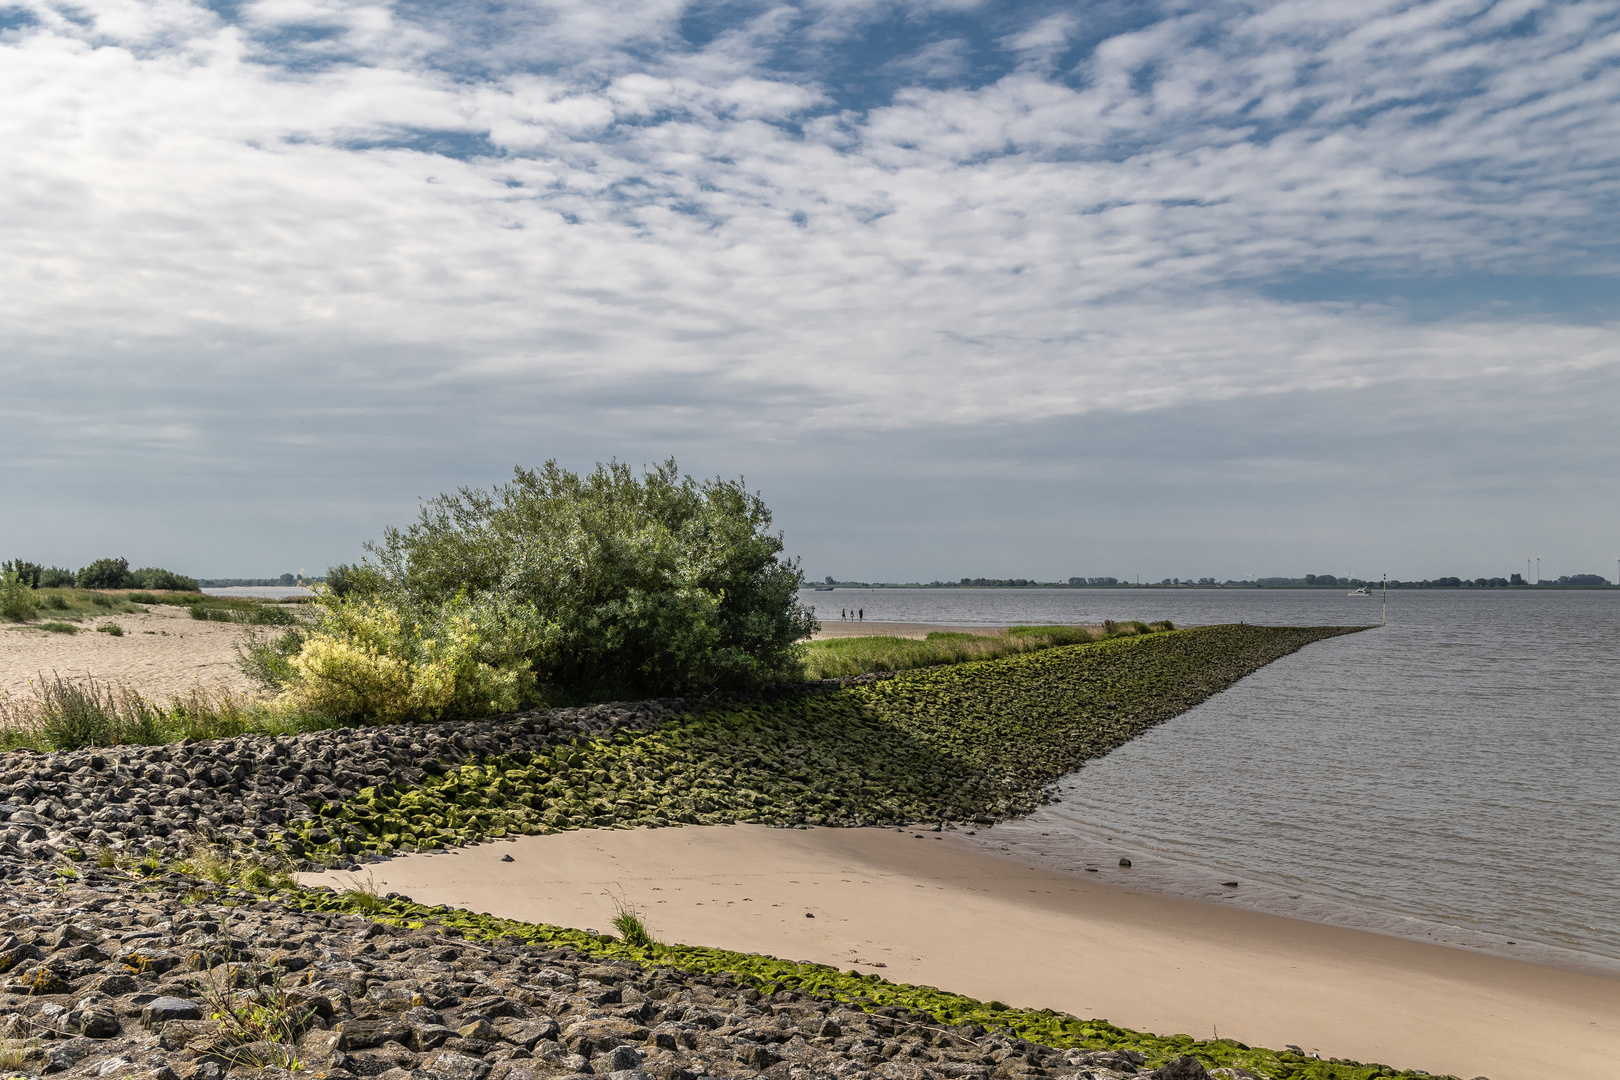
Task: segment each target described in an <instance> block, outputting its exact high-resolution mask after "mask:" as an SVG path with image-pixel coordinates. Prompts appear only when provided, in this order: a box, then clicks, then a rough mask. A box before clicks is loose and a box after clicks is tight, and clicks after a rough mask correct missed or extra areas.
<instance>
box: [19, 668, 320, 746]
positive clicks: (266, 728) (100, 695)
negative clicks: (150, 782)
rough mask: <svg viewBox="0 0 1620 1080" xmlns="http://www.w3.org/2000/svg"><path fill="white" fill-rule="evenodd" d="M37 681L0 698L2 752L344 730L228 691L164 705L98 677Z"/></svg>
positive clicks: (189, 696)
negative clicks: (26, 691)
mask: <svg viewBox="0 0 1620 1080" xmlns="http://www.w3.org/2000/svg"><path fill="white" fill-rule="evenodd" d="M31 682H32V689H33V695H32V697H31V698H25V699H21V700H18V699H17V698H14V697H13V696H11V695H9V694H7V695H3V696H0V750H14V749H18V748H20V747H27V748H28V749H31V750H40V751H49V750H77V749H79V748H80V747H85V746H117V745H135V746H157V745H160V744H163V743H170V742H178V741H180V740H181V739H224V738H232V737H235V736H237V735H250V734H259V735H296V734H301V733H303V732H306V731H321V730H325V729H327V728H332V727H337V726H338V724H337V722H336V721H335V720H333V719H331V718H329V717H325V716H315V715H310V714H306V713H298V712H292V711H289V710H286V709H278V708H275V707H274V706H272V705H271V704H270V703H269V702H264V701H258V700H255V699H253V698H246V697H243V696H241V695H238V694H232V693H230V692H229V691H223V690H222V691H210V690H203V689H200V688H193V689H192V690H191V691H190V692H189V693H186V694H183V695H181V694H177V695H174V696H172V697H170V698H169V700H168V701H167V702H165V703H159V702H157V701H154V700H153V699H151V698H147V697H143V696H142V695H140V694H137V693H135V692H134V691H133V690H130V689H128V688H126V687H121V686H109V685H107V684H105V683H101V682H97V681H96V680H95V679H93V678H92V679H84V680H74V679H64V678H62V677H61V676H59V675H56V674H52V675H51V676H49V677H48V678H47V677H43V676H42V677H41V678H39V679H37V680H31Z"/></svg>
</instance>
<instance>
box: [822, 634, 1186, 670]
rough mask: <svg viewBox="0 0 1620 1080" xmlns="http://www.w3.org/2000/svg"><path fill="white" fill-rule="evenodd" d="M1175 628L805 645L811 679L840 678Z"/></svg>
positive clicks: (875, 638)
mask: <svg viewBox="0 0 1620 1080" xmlns="http://www.w3.org/2000/svg"><path fill="white" fill-rule="evenodd" d="M1171 629H1174V627H1173V626H1172V625H1171V624H1170V623H1169V622H1168V621H1165V622H1159V623H1152V624H1148V623H1143V622H1126V623H1116V622H1113V621H1111V620H1110V621H1109V622H1106V623H1104V624H1103V625H1102V626H1014V627H1012V628H1011V629H1009V630H1006V631H1004V632H1002V633H999V634H975V633H969V632H963V631H949V630H938V631H935V632H933V633H931V634H929V635H928V636H927V637H925V638H902V637H889V636H884V635H873V636H871V637H845V638H828V639H825V640H822V641H812V642H809V643H808V644H807V645H806V646H805V677H806V678H810V679H836V678H840V677H842V676H846V675H864V674H867V673H868V672H873V671H910V670H912V669H913V668H924V667H935V666H937V665H940V664H962V663H966V662H968V661H970V660H996V659H999V658H1001V657H1003V656H1016V655H1018V654H1019V653H1028V652H1039V651H1040V650H1042V649H1052V648H1056V647H1057V646H1059V645H1080V644H1084V643H1086V642H1091V641H1102V640H1104V639H1106V638H1112V637H1127V636H1130V635H1134V634H1148V633H1153V632H1155V631H1158V630H1171Z"/></svg>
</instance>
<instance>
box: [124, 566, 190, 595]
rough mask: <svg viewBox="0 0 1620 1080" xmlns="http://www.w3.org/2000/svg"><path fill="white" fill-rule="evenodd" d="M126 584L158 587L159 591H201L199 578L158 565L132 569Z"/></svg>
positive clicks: (149, 587) (144, 587) (146, 587)
mask: <svg viewBox="0 0 1620 1080" xmlns="http://www.w3.org/2000/svg"><path fill="white" fill-rule="evenodd" d="M126 585H133V586H136V587H138V588H142V589H156V590H158V591H159V592H189V593H194V592H198V591H200V590H199V589H198V587H197V579H196V578H189V577H186V576H185V575H184V574H176V573H175V572H174V571H172V570H162V569H159V568H158V567H156V566H143V567H142V568H141V569H139V570H131V571H130V572H129V577H128V579H127V580H126Z"/></svg>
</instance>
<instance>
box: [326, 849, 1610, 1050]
mask: <svg viewBox="0 0 1620 1080" xmlns="http://www.w3.org/2000/svg"><path fill="white" fill-rule="evenodd" d="M508 854H509V855H511V856H512V857H513V859H514V860H515V861H513V862H511V863H503V862H500V861H499V860H500V858H501V856H502V855H508ZM356 879H358V880H359V881H360V882H365V881H367V880H368V879H369V880H371V881H374V883H375V884H376V886H377V887H378V888H379V889H382V890H384V891H395V892H400V893H404V894H405V895H408V896H410V897H412V898H413V899H415V900H417V901H420V902H422V903H426V904H452V905H455V906H457V907H464V908H470V909H472V910H474V911H485V912H489V913H491V914H495V915H501V916H506V917H509V918H516V919H523V920H528V921H536V922H547V923H552V924H558V925H564V926H574V927H585V928H596V929H599V930H606V929H608V928H609V926H610V919H611V918H612V915H613V912H614V910H615V907H614V898H615V897H617V898H620V899H622V900H624V901H626V902H628V903H629V904H631V905H632V906H634V907H635V908H636V909H638V910H639V911H640V912H641V913H642V915H643V917H644V919H645V921H646V923H647V925H648V926H649V928H650V929H651V930H652V932H653V934H654V935H655V936H656V937H658V938H660V939H661V940H664V941H672V942H686V943H690V944H701V945H711V946H719V947H724V948H730V949H737V950H740V951H744V952H762V953H769V954H771V955H775V956H780V957H786V958H792V959H798V960H813V961H817V962H820V963H826V964H833V965H836V966H837V967H839V968H841V969H846V970H848V969H851V968H853V969H856V970H859V971H861V972H863V973H872V972H876V973H879V974H881V975H883V976H884V977H886V978H888V979H891V980H893V981H896V982H912V983H924V984H928V985H932V986H938V987H941V988H944V989H947V990H951V991H955V992H958V993H963V994H968V995H971V996H973V997H977V998H980V999H983V1000H991V999H995V1000H1000V1001H1003V1002H1006V1003H1007V1004H1009V1005H1016V1006H1026V1007H1039V1008H1054V1009H1059V1010H1062V1011H1064V1012H1069V1013H1073V1014H1075V1015H1078V1016H1084V1017H1103V1018H1106V1019H1108V1020H1110V1021H1112V1022H1114V1023H1116V1024H1122V1025H1124V1026H1127V1027H1132V1028H1138V1029H1143V1030H1148V1031H1153V1032H1157V1033H1160V1034H1170V1033H1176V1032H1183V1033H1186V1034H1189V1035H1193V1036H1196V1037H1199V1038H1209V1037H1212V1036H1213V1035H1215V1034H1217V1033H1218V1034H1219V1035H1220V1036H1222V1037H1226V1038H1235V1039H1239V1040H1242V1041H1244V1042H1247V1043H1250V1044H1256V1045H1266V1046H1273V1047H1281V1046H1285V1045H1287V1044H1289V1043H1293V1044H1295V1045H1298V1046H1301V1047H1303V1048H1304V1049H1305V1050H1306V1051H1312V1050H1316V1051H1319V1052H1320V1053H1321V1056H1323V1057H1349V1058H1355V1059H1358V1060H1361V1061H1378V1062H1383V1063H1386V1064H1390V1065H1398V1066H1402V1067H1411V1068H1421V1069H1427V1070H1428V1071H1430V1072H1435V1073H1444V1072H1449V1073H1454V1074H1456V1075H1457V1076H1460V1077H1477V1076H1488V1077H1490V1078H1491V1080H1539V1078H1543V1077H1547V1076H1552V1075H1556V1076H1559V1077H1567V1078H1572V1080H1573V1078H1581V1080H1587V1078H1590V1080H1599V1078H1608V1077H1612V1076H1614V1075H1615V1073H1616V1066H1615V1062H1616V1060H1620V980H1613V979H1606V978H1602V977H1600V976H1595V975H1587V974H1581V973H1578V972H1570V971H1565V970H1560V969H1556V968H1549V967H1542V966H1538V965H1534V964H1528V963H1524V962H1522V961H1516V960H1511V959H1507V958H1503V957H1497V956H1490V955H1482V954H1479V953H1475V952H1470V951H1467V950H1462V949H1452V948H1447V947H1444V946H1437V945H1431V944H1427V943H1423V942H1417V941H1410V940H1406V939H1402V938H1395V937H1386V936H1383V935H1378V934H1371V933H1366V932H1363V931H1357V930H1348V929H1342V928H1338V927H1332V926H1324V925H1320V924H1316V923H1309V922H1303V921H1299V920H1294V919H1288V918H1284V917H1281V916H1277V915H1271V914H1265V913H1261V912H1254V911H1246V910H1242V909H1236V908H1230V907H1223V906H1220V905H1216V904H1208V903H1201V902H1199V901H1195V900H1187V899H1183V898H1179V897H1171V896H1155V895H1143V894H1138V893H1133V892H1128V891H1126V890H1123V889H1119V888H1115V887H1111V886H1108V885H1105V884H1101V883H1097V882H1094V881H1087V880H1086V879H1085V875H1071V874H1064V873H1060V872H1056V871H1053V870H1049V869H1040V868H1035V867H1029V866H1025V865H1023V864H1021V863H1018V862H1015V861H1013V860H1011V859H1009V858H1005V857H1001V856H997V855H994V854H991V853H987V852H984V851H982V850H979V849H977V848H975V847H973V846H972V845H971V844H970V843H969V842H968V841H967V840H966V838H965V837H956V836H954V835H952V834H950V833H941V834H935V833H931V832H924V833H913V832H910V831H894V830H879V829H806V830H784V829H768V828H765V827H763V826H751V825H736V826H726V827H709V828H702V827H694V828H681V829H658V830H645V829H638V830H584V831H578V832H567V833H558V834H555V835H552V836H545V837H522V838H519V839H517V840H514V841H510V842H499V843H492V844H485V845H481V846H478V847H474V848H469V849H463V850H460V851H457V852H451V853H445V854H438V855H414V856H409V857H404V858H399V859H395V860H392V861H390V862H387V863H383V864H379V865H376V866H371V867H368V868H367V869H366V870H364V871H361V872H360V873H358V874H344V873H328V874H321V875H306V876H305V880H306V881H308V882H311V883H325V884H330V885H334V886H337V887H344V886H345V885H347V884H350V883H353V882H354V881H355V880H356ZM807 915H809V916H813V918H807V917H806V916H807Z"/></svg>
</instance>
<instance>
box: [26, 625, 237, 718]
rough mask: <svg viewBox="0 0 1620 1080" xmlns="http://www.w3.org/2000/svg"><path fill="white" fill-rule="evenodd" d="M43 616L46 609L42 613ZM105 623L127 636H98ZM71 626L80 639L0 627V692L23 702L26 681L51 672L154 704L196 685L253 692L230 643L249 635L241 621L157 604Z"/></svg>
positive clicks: (72, 635) (27, 696) (214, 688)
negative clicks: (120, 689)
mask: <svg viewBox="0 0 1620 1080" xmlns="http://www.w3.org/2000/svg"><path fill="white" fill-rule="evenodd" d="M47 618H49V613H48V612H46V613H42V614H41V616H40V619H41V621H44V620H45V619H47ZM107 622H111V623H117V624H118V625H119V626H121V627H123V628H124V636H123V637H113V636H112V635H111V634H98V633H96V632H95V631H96V627H97V626H98V625H100V624H101V623H107ZM76 625H77V626H78V627H79V632H78V633H77V634H53V633H51V632H50V631H48V630H38V629H27V628H26V626H27V624H0V694H6V695H8V696H9V697H10V698H12V699H13V700H17V699H24V700H26V699H27V698H29V697H30V696H31V693H30V690H29V683H30V681H31V680H37V679H38V678H39V677H40V676H41V675H42V674H43V675H44V676H45V677H46V678H49V677H50V676H51V673H52V672H55V673H56V674H58V675H61V676H62V677H63V678H70V677H71V678H76V679H80V678H85V677H87V676H93V677H94V678H95V679H96V680H97V681H98V682H104V683H107V684H109V685H112V684H118V685H122V686H126V687H128V688H129V689H131V690H134V691H136V692H137V693H139V694H142V695H144V696H146V697H150V698H157V699H163V698H167V697H169V696H170V695H171V694H185V693H189V692H190V691H191V689H192V688H193V687H202V688H204V689H207V690H230V691H232V692H234V693H256V692H257V688H256V687H255V686H254V684H252V683H250V682H249V681H248V680H247V678H246V677H245V676H244V675H243V674H242V673H241V672H240V671H239V670H237V667H236V652H235V650H234V649H233V648H232V646H233V645H234V644H235V643H236V642H237V641H240V640H241V639H242V637H243V634H244V632H245V631H246V628H245V627H243V626H240V625H238V624H235V623H209V622H202V621H200V620H198V619H193V618H192V617H191V613H190V611H189V609H187V608H183V607H174V606H168V605H159V606H156V607H153V608H151V609H149V610H148V611H147V613H146V614H144V615H124V614H109V615H103V616H99V617H97V618H94V619H85V620H84V621H83V622H80V623H78V624H76Z"/></svg>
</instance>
